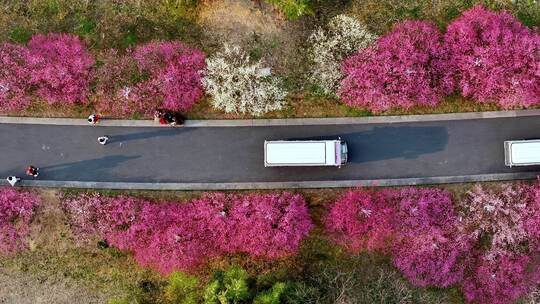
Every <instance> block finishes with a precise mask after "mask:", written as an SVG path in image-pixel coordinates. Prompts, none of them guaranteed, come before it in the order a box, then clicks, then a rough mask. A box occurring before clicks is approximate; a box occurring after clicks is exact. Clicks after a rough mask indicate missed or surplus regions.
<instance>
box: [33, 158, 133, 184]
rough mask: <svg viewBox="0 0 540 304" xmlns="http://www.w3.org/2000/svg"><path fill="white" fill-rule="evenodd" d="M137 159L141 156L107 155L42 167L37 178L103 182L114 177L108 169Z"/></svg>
mask: <svg viewBox="0 0 540 304" xmlns="http://www.w3.org/2000/svg"><path fill="white" fill-rule="evenodd" d="M139 157H141V156H140V155H136V156H125V155H109V156H105V157H101V158H94V159H87V160H81V161H76V162H70V163H65V164H58V165H52V166H43V167H41V170H40V176H39V177H40V178H43V179H51V180H76V181H103V180H108V179H111V178H113V177H114V175H112V174H111V173H112V172H111V170H110V169H112V168H115V167H117V166H118V165H120V164H122V163H124V162H127V161H129V160H132V159H137V158H139Z"/></svg>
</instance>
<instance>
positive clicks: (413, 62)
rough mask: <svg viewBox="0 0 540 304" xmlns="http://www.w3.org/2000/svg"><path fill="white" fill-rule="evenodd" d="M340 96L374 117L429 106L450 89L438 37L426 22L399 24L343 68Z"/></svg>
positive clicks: (445, 52)
mask: <svg viewBox="0 0 540 304" xmlns="http://www.w3.org/2000/svg"><path fill="white" fill-rule="evenodd" d="M343 70H344V73H345V78H344V79H343V81H342V82H341V89H340V93H339V94H340V96H341V99H342V100H343V102H345V103H346V104H348V105H350V106H353V107H367V108H368V109H369V110H371V111H375V112H380V111H385V110H389V109H392V108H404V109H408V108H411V107H413V106H417V105H425V106H434V105H436V104H438V103H439V101H440V99H441V98H442V96H444V95H445V94H449V93H451V92H452V91H453V89H454V81H453V77H452V73H451V70H450V69H449V63H448V56H447V51H446V49H445V47H444V43H443V36H442V34H441V32H440V31H439V30H438V28H437V27H436V26H435V25H434V24H432V23H429V22H424V21H405V22H402V23H399V24H397V25H395V26H394V28H393V29H392V31H390V32H389V33H388V34H386V35H384V36H382V37H381V38H379V39H378V40H377V42H376V43H375V44H373V45H371V46H369V47H368V48H365V49H361V50H360V51H358V53H357V54H355V55H353V56H351V57H349V58H348V59H346V60H345V62H344V64H343Z"/></svg>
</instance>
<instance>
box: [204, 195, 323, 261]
mask: <svg viewBox="0 0 540 304" xmlns="http://www.w3.org/2000/svg"><path fill="white" fill-rule="evenodd" d="M217 195H218V197H212V198H210V199H211V200H212V201H216V200H218V201H219V200H221V201H224V202H226V203H225V204H223V205H224V206H225V209H224V210H222V211H221V212H222V213H223V212H224V213H225V214H224V215H223V217H225V223H224V224H225V225H224V226H229V228H228V229H226V230H225V231H224V232H225V234H223V235H222V234H220V235H218V236H217V237H218V238H220V239H221V242H220V244H221V246H222V249H223V250H224V251H226V252H231V253H235V252H245V253H248V254H249V255H251V256H253V257H262V258H269V259H272V258H280V257H283V256H287V255H290V254H292V253H294V252H295V251H296V250H297V249H298V247H299V246H300V241H301V240H302V239H303V238H304V237H305V236H307V234H308V233H309V231H310V230H311V228H313V224H312V222H311V218H310V216H309V212H308V209H307V207H306V201H305V200H304V198H303V197H302V196H301V195H299V194H296V195H293V194H291V193H288V192H284V193H279V194H277V193H276V194H264V195H256V194H250V195H242V196H241V195H231V196H224V195H223V194H221V193H220V194H217ZM197 203H198V202H194V204H197ZM220 215H221V213H220Z"/></svg>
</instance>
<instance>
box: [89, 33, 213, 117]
mask: <svg viewBox="0 0 540 304" xmlns="http://www.w3.org/2000/svg"><path fill="white" fill-rule="evenodd" d="M204 68H205V55H204V53H203V52H201V51H199V50H197V49H194V48H189V47H187V46H185V45H183V44H182V43H180V42H177V41H173V42H151V43H147V44H144V45H140V46H137V47H135V49H130V50H127V51H126V53H125V54H119V53H118V52H117V51H115V50H111V51H109V53H107V54H106V55H105V56H104V59H103V65H102V66H101V67H100V68H99V69H98V71H97V74H98V76H99V77H98V84H97V91H98V95H99V97H100V98H99V102H98V108H100V109H103V110H107V111H110V112H112V113H115V114H132V113H134V112H138V113H143V114H150V113H152V112H153V110H154V109H155V108H158V107H159V108H165V109H169V110H173V111H186V110H188V109H190V108H191V107H192V106H193V105H194V104H195V103H196V102H197V101H198V100H199V99H200V98H201V97H202V96H203V94H204V91H203V87H202V82H201V74H200V72H201V70H203V69H204ZM111 81H112V82H111Z"/></svg>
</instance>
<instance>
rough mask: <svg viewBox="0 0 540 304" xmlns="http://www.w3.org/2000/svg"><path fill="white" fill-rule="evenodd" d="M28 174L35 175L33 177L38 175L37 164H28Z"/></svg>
mask: <svg viewBox="0 0 540 304" xmlns="http://www.w3.org/2000/svg"><path fill="white" fill-rule="evenodd" d="M26 175H30V176H33V177H38V175H39V168H38V167H35V166H28V168H26Z"/></svg>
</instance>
